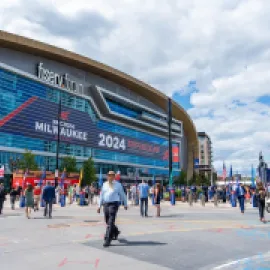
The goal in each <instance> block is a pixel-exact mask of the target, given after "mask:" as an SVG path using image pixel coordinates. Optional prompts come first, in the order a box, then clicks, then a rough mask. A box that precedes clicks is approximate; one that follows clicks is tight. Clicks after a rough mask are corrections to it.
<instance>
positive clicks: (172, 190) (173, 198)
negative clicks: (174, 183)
mask: <svg viewBox="0 0 270 270" xmlns="http://www.w3.org/2000/svg"><path fill="white" fill-rule="evenodd" d="M170 194H171V196H170V201H171V205H175V188H170Z"/></svg>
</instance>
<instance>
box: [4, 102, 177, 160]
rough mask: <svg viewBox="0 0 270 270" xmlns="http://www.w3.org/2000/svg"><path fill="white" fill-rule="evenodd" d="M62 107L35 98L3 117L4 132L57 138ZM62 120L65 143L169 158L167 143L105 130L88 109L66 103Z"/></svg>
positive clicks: (175, 151)
mask: <svg viewBox="0 0 270 270" xmlns="http://www.w3.org/2000/svg"><path fill="white" fill-rule="evenodd" d="M58 106H59V105H58V104H56V103H54V102H51V101H48V100H45V99H42V98H38V97H31V98H30V99H28V100H27V101H26V102H25V103H23V104H22V105H21V106H19V107H18V108H17V109H16V110H14V111H13V112H11V113H10V114H8V115H7V116H6V117H4V118H3V119H2V120H0V132H6V133H11V134H17V135H23V136H26V137H30V138H38V139H42V140H49V141H56V140H57V137H58V136H57V134H58V120H57V119H58ZM60 119H61V120H60V140H61V142H66V143H70V144H75V145H82V146H86V147H93V148H99V149H104V150H109V151H117V152H122V153H126V154H133V155H138V156H145V157H151V158H154V159H160V160H167V159H168V155H167V150H168V147H167V146H162V145H159V144H155V143H150V142H148V141H142V140H138V139H134V138H131V137H128V136H125V135H119V134H117V133H113V132H109V131H107V130H103V129H101V128H100V127H98V126H97V124H96V123H94V122H93V121H92V119H91V117H90V116H89V114H88V113H87V112H82V111H79V110H75V109H71V108H67V107H65V106H62V108H61V116H60ZM173 151H174V152H173V153H174V160H179V147H174V150H173Z"/></svg>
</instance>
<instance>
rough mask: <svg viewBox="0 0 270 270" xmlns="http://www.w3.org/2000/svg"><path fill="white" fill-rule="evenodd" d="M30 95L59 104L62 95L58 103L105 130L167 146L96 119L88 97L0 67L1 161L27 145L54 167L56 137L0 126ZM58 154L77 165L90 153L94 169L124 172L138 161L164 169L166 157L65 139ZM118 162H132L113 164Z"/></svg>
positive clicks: (44, 164) (124, 110)
mask: <svg viewBox="0 0 270 270" xmlns="http://www.w3.org/2000/svg"><path fill="white" fill-rule="evenodd" d="M33 97H38V98H39V99H41V100H45V101H49V102H52V103H56V104H59V101H60V97H61V103H62V105H63V106H65V107H67V108H71V109H73V110H76V111H80V112H83V113H86V114H88V116H89V118H90V119H91V121H92V122H93V123H94V124H95V125H96V127H97V128H99V129H102V130H104V132H106V131H108V132H112V133H114V134H119V135H122V136H128V137H129V138H134V139H137V140H139V141H142V142H147V143H152V144H154V145H158V146H164V147H167V146H168V141H167V140H166V139H164V138H162V137H158V136H154V135H151V134H148V133H146V132H141V131H138V130H136V129H131V128H128V127H125V126H122V125H117V124H113V123H110V122H107V121H104V120H99V119H98V118H97V115H96V114H95V112H94V110H93V108H92V105H91V103H90V101H89V100H87V99H84V98H81V97H78V96H75V95H73V94H72V93H68V92H62V91H60V90H58V89H55V88H53V87H49V86H46V85H44V84H42V83H39V82H36V81H33V80H31V79H28V78H25V77H23V76H20V75H17V74H14V73H12V72H8V71H5V70H3V69H0V108H1V110H0V147H2V149H1V148H0V164H8V163H9V161H10V159H13V160H15V159H18V158H20V157H21V152H23V150H25V149H29V150H32V151H38V152H39V153H40V154H37V155H36V161H37V163H38V165H39V167H41V168H42V167H45V168H47V169H48V170H54V169H55V164H56V159H55V153H56V148H57V142H56V140H49V139H41V138H35V137H31V136H30V135H29V136H26V135H25V134H20V131H19V130H18V131H16V128H17V127H16V126H14V132H12V133H10V132H5V131H3V130H1V121H3V119H4V118H6V117H7V116H8V115H10V114H12V113H14V111H16V110H18V108H19V107H20V106H23V104H25V103H26V102H28V101H29V99H31V98H33ZM107 102H108V105H109V107H110V109H111V110H112V111H115V112H117V113H121V114H124V115H126V116H129V117H131V118H136V117H137V116H138V114H139V112H137V111H135V110H132V109H130V108H128V107H126V106H124V105H122V104H119V103H117V102H114V101H111V100H107ZM48 110H50V108H48ZM34 113H35V112H33V114H34ZM78 121H80V119H78ZM6 149H12V151H8V150H6ZM60 154H63V155H72V156H76V157H77V161H78V165H79V166H80V164H82V162H83V160H85V159H86V158H88V157H90V156H92V157H93V158H94V159H95V160H97V163H96V167H97V170H99V169H100V168H101V169H104V170H105V168H106V169H107V168H113V169H116V167H117V168H118V169H120V170H121V173H126V174H128V172H130V171H133V170H134V168H135V167H136V166H137V167H140V165H145V166H149V170H148V172H152V173H153V170H155V171H156V172H158V171H159V172H160V173H162V174H163V173H167V171H166V170H165V169H164V168H166V167H168V160H167V159H165V160H163V159H160V158H155V157H147V156H141V155H135V154H128V153H123V152H121V151H108V150H103V149H99V148H96V147H88V146H85V145H80V144H75V143H69V142H66V141H65V142H64V141H61V142H60ZM99 160H100V161H99ZM101 161H102V163H101ZM106 161H107V162H106ZM118 162H119V163H127V164H131V165H114V164H117V163H118ZM151 167H159V168H160V169H158V168H155V169H153V170H152V169H151ZM173 167H174V168H175V169H179V162H175V163H174V164H173ZM122 170H123V172H122ZM151 170H152V171H151ZM104 173H105V172H104Z"/></svg>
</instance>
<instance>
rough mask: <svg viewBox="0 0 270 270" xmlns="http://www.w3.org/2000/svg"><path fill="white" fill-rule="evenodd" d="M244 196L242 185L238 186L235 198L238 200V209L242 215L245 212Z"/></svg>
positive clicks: (244, 191)
mask: <svg viewBox="0 0 270 270" xmlns="http://www.w3.org/2000/svg"><path fill="white" fill-rule="evenodd" d="M245 194H246V190H245V188H244V185H243V184H242V183H240V184H238V186H237V188H236V196H237V198H238V201H239V207H240V210H241V213H242V214H244V212H245Z"/></svg>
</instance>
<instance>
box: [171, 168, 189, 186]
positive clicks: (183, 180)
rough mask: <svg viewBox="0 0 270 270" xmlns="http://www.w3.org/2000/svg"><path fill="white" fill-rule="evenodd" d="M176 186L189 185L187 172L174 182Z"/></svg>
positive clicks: (182, 173) (182, 172) (183, 172)
mask: <svg viewBox="0 0 270 270" xmlns="http://www.w3.org/2000/svg"><path fill="white" fill-rule="evenodd" d="M174 184H175V185H178V186H181V185H186V184H187V173H186V172H185V171H181V173H180V174H179V176H178V177H177V178H176V179H175V181H174Z"/></svg>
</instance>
